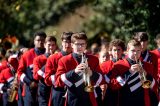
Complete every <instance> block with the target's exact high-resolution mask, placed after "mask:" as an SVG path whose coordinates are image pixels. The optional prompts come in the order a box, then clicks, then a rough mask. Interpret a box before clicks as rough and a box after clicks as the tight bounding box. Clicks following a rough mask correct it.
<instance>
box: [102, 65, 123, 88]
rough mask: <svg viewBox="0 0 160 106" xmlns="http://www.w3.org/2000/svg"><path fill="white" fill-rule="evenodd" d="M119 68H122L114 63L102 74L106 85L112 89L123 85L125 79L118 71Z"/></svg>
mask: <svg viewBox="0 0 160 106" xmlns="http://www.w3.org/2000/svg"><path fill="white" fill-rule="evenodd" d="M119 69H122V68H120V67H119V65H118V64H114V65H113V67H112V69H111V70H110V71H109V72H108V73H107V74H105V75H104V78H105V81H106V82H107V84H108V86H109V87H110V88H111V89H113V90H118V89H120V88H121V87H122V86H124V85H125V80H124V79H123V78H122V76H121V74H120V73H119V72H120V70H119Z"/></svg>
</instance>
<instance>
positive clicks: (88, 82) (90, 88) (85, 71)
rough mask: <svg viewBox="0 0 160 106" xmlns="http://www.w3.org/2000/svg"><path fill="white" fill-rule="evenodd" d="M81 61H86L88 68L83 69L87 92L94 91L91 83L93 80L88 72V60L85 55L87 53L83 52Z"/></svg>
mask: <svg viewBox="0 0 160 106" xmlns="http://www.w3.org/2000/svg"><path fill="white" fill-rule="evenodd" d="M81 63H85V64H86V66H87V67H86V68H85V69H83V80H84V82H85V85H86V87H85V89H84V90H85V91H86V92H93V91H94V87H93V86H92V85H91V81H90V75H89V74H88V69H89V68H88V61H87V58H86V57H85V55H83V53H82V60H81Z"/></svg>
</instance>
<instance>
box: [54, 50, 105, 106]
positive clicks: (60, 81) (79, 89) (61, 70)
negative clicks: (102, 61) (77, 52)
mask: <svg viewBox="0 0 160 106" xmlns="http://www.w3.org/2000/svg"><path fill="white" fill-rule="evenodd" d="M86 57H87V58H88V65H89V67H90V69H91V70H92V71H93V75H92V77H94V78H96V80H95V79H94V78H93V79H94V80H91V82H93V83H92V85H93V84H94V85H95V86H98V85H99V84H100V83H101V82H102V79H103V78H102V75H101V74H99V73H97V72H101V70H100V67H99V61H98V58H97V57H95V56H93V55H87V56H86ZM78 64H79V63H78V61H77V60H76V59H75V58H74V57H73V53H72V54H69V55H67V56H64V57H62V58H61V59H60V60H59V62H58V69H57V73H56V83H55V85H56V86H59V87H64V85H66V86H67V88H68V89H69V93H68V98H69V99H68V100H69V101H68V104H69V105H72V106H73V105H81V104H83V105H84V104H85V103H86V102H85V101H83V100H82V102H80V101H81V99H82V98H83V99H84V98H85V97H86V95H88V94H86V93H85V91H84V81H83V79H82V77H80V76H79V75H78V74H76V73H75V72H74V69H75V68H76V66H77V65H78ZM75 87H76V88H75ZM71 96H73V98H72V97H71ZM70 97H71V98H72V99H70ZM78 98H81V99H80V100H78V101H79V102H78V101H74V99H76V100H77V99H78ZM89 98H90V100H89V101H90V102H91V104H92V106H96V105H97V103H96V100H95V95H94V94H93V93H89ZM89 101H88V102H89Z"/></svg>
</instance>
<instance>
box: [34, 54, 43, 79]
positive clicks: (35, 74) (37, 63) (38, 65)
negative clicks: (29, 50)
mask: <svg viewBox="0 0 160 106" xmlns="http://www.w3.org/2000/svg"><path fill="white" fill-rule="evenodd" d="M39 58H40V57H39V56H38V57H35V58H34V60H33V64H34V67H33V78H34V79H35V80H37V81H38V80H39V79H41V78H42V77H41V76H39V75H38V71H39V70H40V69H41V68H42V67H41V66H40V62H39Z"/></svg>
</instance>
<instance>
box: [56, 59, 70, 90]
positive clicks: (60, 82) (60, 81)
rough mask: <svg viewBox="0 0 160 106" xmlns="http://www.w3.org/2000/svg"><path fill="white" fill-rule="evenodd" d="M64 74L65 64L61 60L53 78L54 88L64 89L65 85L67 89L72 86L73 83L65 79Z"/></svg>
mask: <svg viewBox="0 0 160 106" xmlns="http://www.w3.org/2000/svg"><path fill="white" fill-rule="evenodd" d="M66 72H67V70H66V69H65V64H64V63H63V59H62V58H61V59H60V60H59V62H58V69H57V72H56V76H55V79H56V82H55V86H58V87H64V86H65V85H67V86H68V87H71V86H72V85H73V83H72V82H70V81H69V80H68V79H67V78H66Z"/></svg>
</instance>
